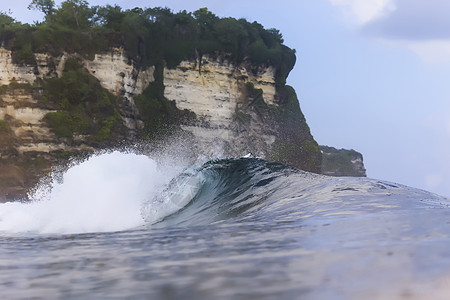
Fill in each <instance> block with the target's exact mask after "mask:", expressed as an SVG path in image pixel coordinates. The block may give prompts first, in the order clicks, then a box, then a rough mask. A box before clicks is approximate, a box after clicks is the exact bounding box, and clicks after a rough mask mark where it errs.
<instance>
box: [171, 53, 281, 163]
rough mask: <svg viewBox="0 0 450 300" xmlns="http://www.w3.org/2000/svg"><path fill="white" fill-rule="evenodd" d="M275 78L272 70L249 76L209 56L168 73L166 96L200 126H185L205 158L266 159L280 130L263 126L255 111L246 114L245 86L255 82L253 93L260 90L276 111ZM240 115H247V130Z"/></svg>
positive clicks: (246, 71)
mask: <svg viewBox="0 0 450 300" xmlns="http://www.w3.org/2000/svg"><path fill="white" fill-rule="evenodd" d="M274 78H275V69H274V68H273V67H265V68H258V69H256V70H254V72H249V67H248V66H246V65H245V64H242V65H238V66H236V65H234V64H233V63H231V62H230V61H229V60H227V59H225V58H224V57H222V56H218V57H213V56H208V55H205V56H202V57H201V58H199V59H197V60H190V61H182V62H181V63H180V64H179V66H177V68H175V69H167V68H165V69H164V86H165V89H164V96H165V97H166V98H167V99H169V100H173V101H175V102H176V104H177V107H179V108H180V109H188V110H191V111H193V112H194V113H195V114H196V115H197V118H198V119H199V122H197V123H196V124H192V125H186V124H185V125H183V126H182V127H183V129H185V130H187V131H189V132H192V133H193V134H194V136H195V137H196V138H197V144H200V145H201V146H199V147H198V151H200V152H202V153H201V154H202V155H204V156H207V157H214V156H216V157H217V156H242V155H246V154H248V153H253V154H254V155H257V156H261V157H264V158H267V157H268V155H269V153H270V150H271V146H272V144H273V143H274V142H275V138H276V134H277V132H276V130H277V129H276V128H274V127H273V126H272V127H271V126H270V125H269V124H263V123H262V120H261V117H260V116H258V115H257V113H256V112H255V111H252V110H251V109H250V110H248V109H247V108H248V107H247V106H248V103H247V101H248V99H247V91H246V84H247V83H249V82H250V83H252V85H253V88H254V89H261V90H262V91H263V93H262V94H263V98H264V102H265V103H266V104H268V105H274V106H277V104H276V102H277V100H276V88H275V80H274ZM244 110H245V112H244ZM239 113H241V114H244V113H245V114H246V115H247V120H246V122H247V124H246V125H245V126H242V124H240V123H239V121H238V120H237V114H239ZM244 127H245V128H244Z"/></svg>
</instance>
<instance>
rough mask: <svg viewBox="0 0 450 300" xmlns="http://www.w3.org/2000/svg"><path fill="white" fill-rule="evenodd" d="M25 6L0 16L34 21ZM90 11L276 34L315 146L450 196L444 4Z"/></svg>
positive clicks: (175, 5) (322, 0) (449, 44)
mask: <svg viewBox="0 0 450 300" xmlns="http://www.w3.org/2000/svg"><path fill="white" fill-rule="evenodd" d="M29 2H30V1H29V0H16V1H11V2H10V3H7V4H2V8H1V10H3V11H8V9H11V10H12V12H13V16H14V17H16V18H17V19H19V20H21V21H26V22H32V20H36V19H39V18H42V15H41V14H40V13H39V12H30V11H28V10H27V9H26V7H27V5H28V4H29ZM60 2H61V1H56V3H58V4H59V3H60ZM88 2H89V3H90V4H91V5H97V4H98V5H104V4H111V5H113V4H118V5H119V6H121V7H123V8H133V7H135V6H140V7H154V6H163V7H164V6H167V7H169V8H171V9H172V10H173V11H175V12H178V11H180V10H183V9H186V10H187V11H194V10H196V9H198V8H200V7H208V8H209V9H210V10H211V11H212V12H214V13H215V14H216V15H219V16H221V17H227V16H232V17H235V18H246V19H247V20H249V21H258V22H259V23H261V24H263V25H264V26H265V27H266V28H277V29H279V30H280V31H281V32H282V34H283V36H284V40H285V44H286V45H287V46H289V47H291V48H295V49H296V50H297V63H296V66H295V68H294V70H293V71H292V72H291V74H290V76H289V78H288V83H289V84H290V85H292V86H293V87H294V88H295V90H296V91H297V94H298V97H299V99H300V106H301V108H302V110H303V113H304V114H305V117H306V119H307V122H308V124H309V125H310V128H311V131H312V134H313V135H314V137H315V139H316V140H317V141H318V142H319V143H320V144H323V145H330V146H334V147H338V148H349V149H350V148H353V149H355V150H358V151H360V152H361V153H362V154H363V155H364V162H365V165H366V168H367V174H368V176H369V177H372V178H377V179H384V180H388V181H393V182H397V183H401V184H406V185H409V186H413V187H418V188H422V189H426V190H429V191H432V192H436V193H439V194H441V195H444V196H450V18H448V16H447V13H448V11H449V9H450V0H297V1H292V0H278V1H273V0H260V1H250V0H227V1H217V0H203V1H201V0H190V1H181V0H166V1H164V0H153V1H150V0H149V1H133V0H131V1H130V0H91V1H88Z"/></svg>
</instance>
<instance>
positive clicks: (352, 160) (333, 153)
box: [320, 146, 366, 177]
mask: <svg viewBox="0 0 450 300" xmlns="http://www.w3.org/2000/svg"><path fill="white" fill-rule="evenodd" d="M320 150H321V152H322V174H324V175H329V176H350V177H366V169H365V168H364V163H363V156H362V154H361V153H359V152H357V151H355V150H346V149H336V148H333V147H328V146H320Z"/></svg>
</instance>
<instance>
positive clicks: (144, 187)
mask: <svg viewBox="0 0 450 300" xmlns="http://www.w3.org/2000/svg"><path fill="white" fill-rule="evenodd" d="M168 173H170V172H167V171H165V172H162V171H161V170H159V169H158V166H157V164H156V162H155V161H154V160H152V159H150V158H149V157H147V156H144V155H136V154H132V153H120V152H112V153H107V154H101V155H96V156H92V157H90V158H89V159H87V160H86V161H84V162H82V163H80V164H78V165H75V166H73V167H71V168H69V169H68V170H67V171H66V172H65V173H64V174H62V177H61V178H59V179H58V178H54V179H53V180H52V182H51V184H50V188H49V189H46V188H45V187H44V186H43V187H41V188H39V187H38V188H37V189H36V191H35V193H34V194H33V195H31V198H32V199H33V201H32V202H30V203H20V202H9V203H5V204H0V230H1V231H9V232H11V231H12V232H27V231H31V232H38V233H84V232H107V231H119V230H126V229H130V228H134V227H138V226H141V225H143V224H144V223H145V221H144V219H143V218H142V216H141V209H142V205H143V203H148V202H149V201H151V199H153V198H155V197H156V195H157V193H158V191H159V190H161V189H162V187H163V185H164V184H165V183H167V182H168V181H169V180H170V178H171V176H170V175H168Z"/></svg>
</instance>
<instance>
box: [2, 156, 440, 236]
mask: <svg viewBox="0 0 450 300" xmlns="http://www.w3.org/2000/svg"><path fill="white" fill-rule="evenodd" d="M30 197H31V199H32V201H31V202H27V203H22V202H8V203H4V204H0V231H3V232H15V233H17V232H19V233H20V232H34V233H86V232H110V231H122V230H128V229H133V228H139V227H146V226H153V227H165V226H193V225H207V224H211V223H214V222H225V221H232V222H245V221H246V220H255V219H258V220H263V221H267V222H271V221H273V220H277V221H286V222H289V221H295V220H299V219H303V220H304V221H305V222H316V221H318V220H320V218H323V217H327V222H330V216H333V217H334V218H335V219H336V220H337V219H339V218H341V217H345V216H346V215H349V214H352V215H355V214H366V213H370V212H374V211H386V210H388V211H393V210H404V209H408V210H411V209H422V208H425V207H446V206H447V201H446V199H444V198H442V197H439V196H437V195H434V194H431V193H428V192H425V191H421V190H417V189H413V188H409V187H405V186H400V185H397V184H392V183H387V182H382V181H378V180H373V179H366V178H332V177H327V176H322V175H316V174H311V173H308V172H303V171H300V170H297V169H294V168H291V167H287V166H284V165H282V164H278V163H270V162H267V161H264V160H262V159H257V158H234V159H223V160H215V161H210V162H207V163H205V164H204V165H202V166H201V167H189V168H185V169H183V170H181V171H180V169H179V168H176V167H167V166H166V167H161V166H158V164H157V163H156V162H155V161H154V160H153V159H151V158H149V157H147V156H144V155H137V154H133V153H121V152H112V153H107V154H101V155H96V156H93V157H90V158H89V159H88V160H86V161H84V162H82V163H80V164H78V165H75V166H73V167H71V168H69V169H68V170H67V171H66V172H65V173H63V174H62V175H61V176H53V179H52V180H51V182H50V184H49V185H45V184H41V185H40V186H38V188H37V189H36V190H35V191H34V193H33V194H32V195H30ZM332 220H333V219H331V221H332Z"/></svg>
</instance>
